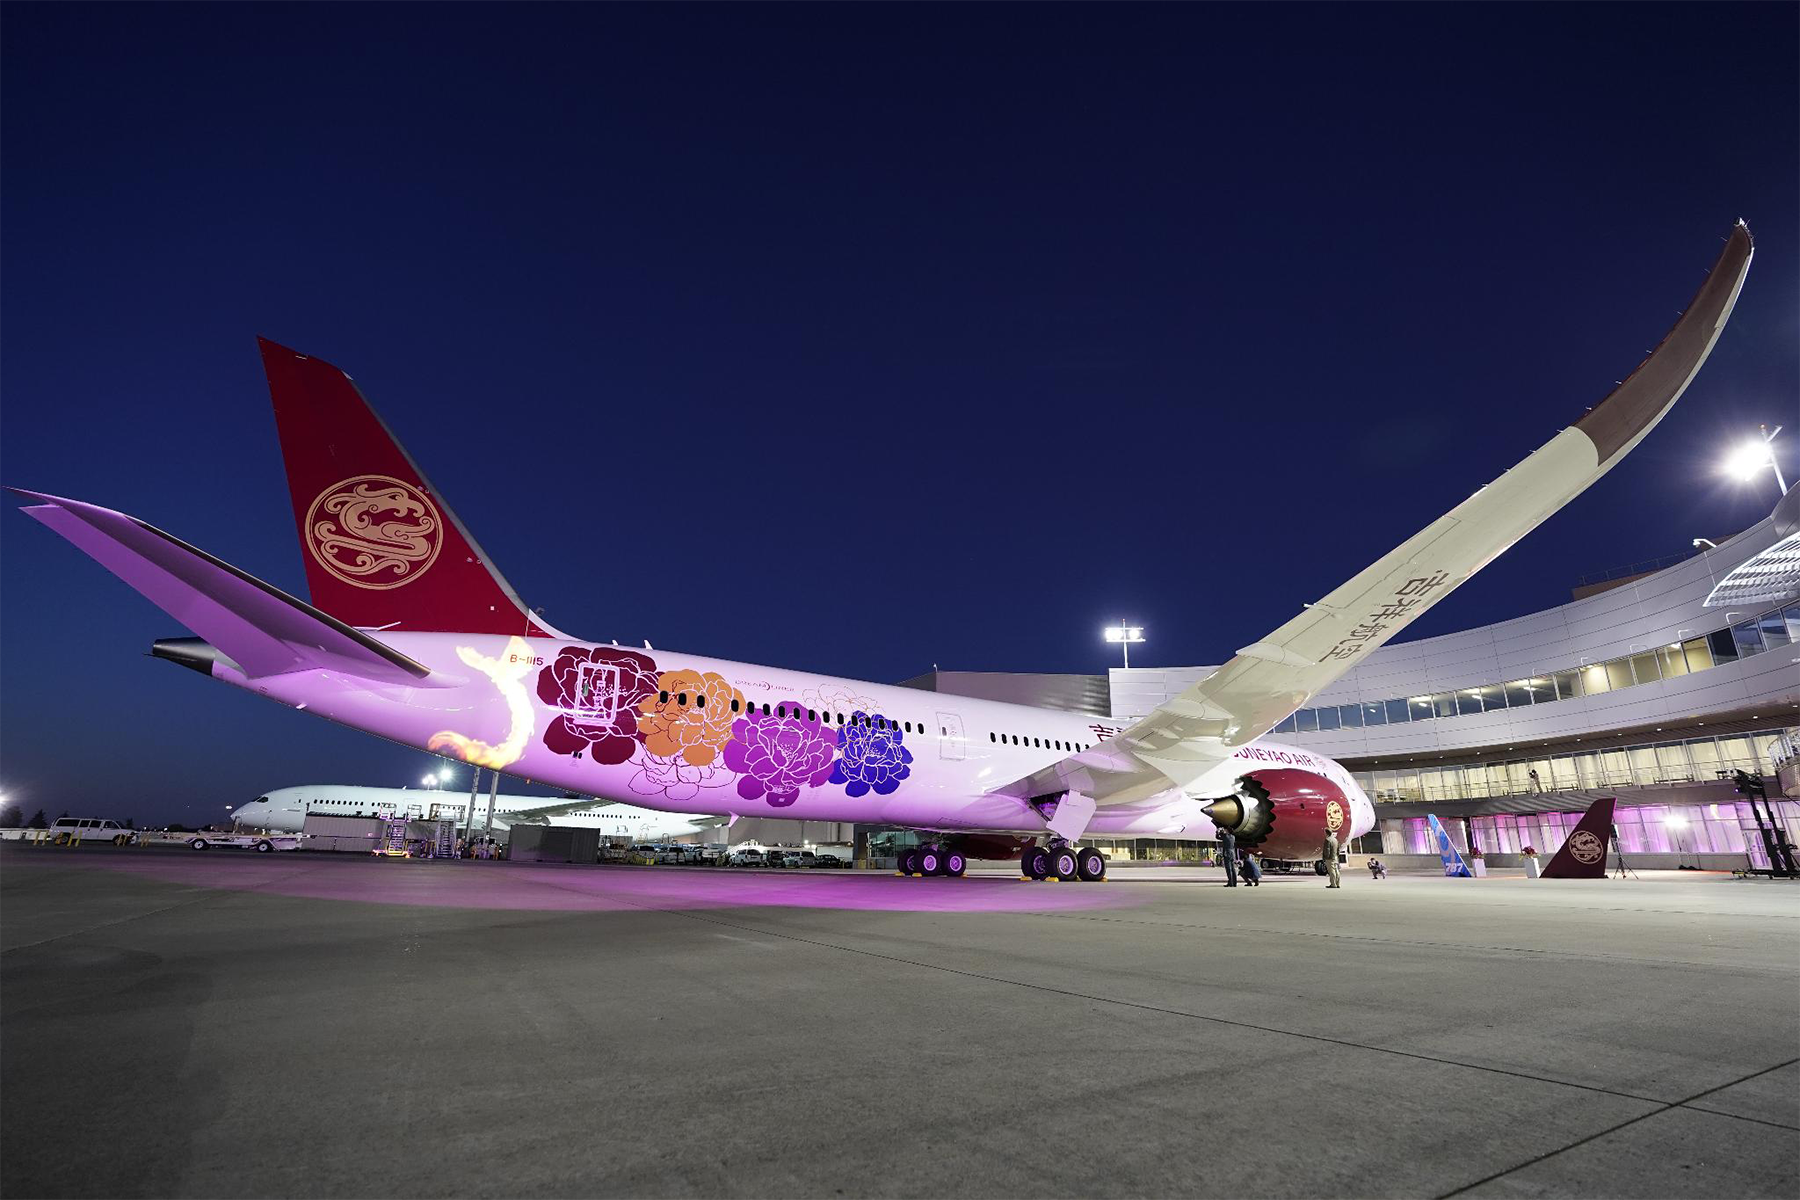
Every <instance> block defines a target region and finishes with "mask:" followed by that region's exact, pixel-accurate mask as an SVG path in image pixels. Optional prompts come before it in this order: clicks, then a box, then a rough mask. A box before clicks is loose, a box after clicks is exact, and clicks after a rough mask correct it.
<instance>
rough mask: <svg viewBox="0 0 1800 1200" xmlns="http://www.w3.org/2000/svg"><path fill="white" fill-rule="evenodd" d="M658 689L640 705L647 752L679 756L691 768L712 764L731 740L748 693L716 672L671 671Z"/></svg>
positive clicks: (638, 724)
mask: <svg viewBox="0 0 1800 1200" xmlns="http://www.w3.org/2000/svg"><path fill="white" fill-rule="evenodd" d="M656 687H657V690H656V692H655V694H653V695H649V696H646V697H644V699H643V700H642V701H641V702H640V703H639V704H638V712H639V714H640V715H639V717H638V723H637V727H638V733H639V734H640V735H641V736H642V737H643V740H644V749H646V750H648V751H649V752H650V753H651V754H654V755H656V756H657V757H659V758H677V757H678V758H680V759H681V761H682V762H684V763H686V764H688V765H689V766H690V767H705V766H710V765H711V764H712V761H713V760H714V759H715V758H717V757H719V750H720V749H721V748H722V747H723V746H724V745H725V743H726V742H728V741H730V740H731V727H732V724H733V722H735V721H736V719H737V718H736V717H735V716H734V715H733V714H732V711H731V710H732V702H733V701H737V702H739V703H742V701H743V699H744V695H743V693H742V692H740V691H738V690H737V689H736V688H734V687H732V686H731V685H730V684H729V683H726V682H725V677H724V676H722V675H715V674H713V673H712V672H711V671H708V672H707V673H706V674H704V675H702V674H701V673H700V672H698V671H669V672H666V673H664V674H663V675H662V676H660V677H659V678H658V679H657V681H656Z"/></svg>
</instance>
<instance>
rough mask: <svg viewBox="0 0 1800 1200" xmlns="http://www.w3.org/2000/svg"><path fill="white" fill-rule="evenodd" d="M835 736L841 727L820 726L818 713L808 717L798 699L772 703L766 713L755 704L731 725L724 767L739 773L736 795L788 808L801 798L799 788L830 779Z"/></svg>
mask: <svg viewBox="0 0 1800 1200" xmlns="http://www.w3.org/2000/svg"><path fill="white" fill-rule="evenodd" d="M783 714H785V715H783ZM837 736H838V735H837V730H835V729H832V728H830V727H829V726H826V725H822V724H820V722H819V719H818V714H817V712H814V713H813V715H812V716H811V718H810V719H809V718H808V716H807V711H806V709H804V708H802V707H801V706H800V704H799V703H798V702H797V701H793V700H788V701H785V702H784V703H782V704H779V705H771V706H769V711H768V714H767V715H766V716H765V715H764V714H763V713H762V712H761V711H760V710H759V709H757V708H756V707H755V706H754V705H752V706H751V709H750V711H748V712H746V713H745V714H744V715H743V716H742V717H740V718H738V720H737V722H736V723H735V724H733V725H732V727H731V740H730V741H729V742H726V743H725V766H726V768H727V769H729V770H732V771H736V772H738V775H739V777H738V782H737V790H738V795H740V796H742V797H743V798H744V799H746V800H767V801H768V802H769V804H770V806H771V807H774V808H786V807H787V806H788V805H790V804H792V803H793V802H794V801H796V800H798V799H799V798H800V789H801V788H803V787H818V786H819V785H820V784H822V783H824V782H825V781H826V780H827V779H829V778H831V764H832V760H833V759H834V758H835V757H836V756H837Z"/></svg>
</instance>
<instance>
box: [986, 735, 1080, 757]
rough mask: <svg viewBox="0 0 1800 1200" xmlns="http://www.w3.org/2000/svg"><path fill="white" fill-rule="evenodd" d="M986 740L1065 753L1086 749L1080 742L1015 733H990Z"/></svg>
mask: <svg viewBox="0 0 1800 1200" xmlns="http://www.w3.org/2000/svg"><path fill="white" fill-rule="evenodd" d="M988 741H990V742H997V743H999V744H1000V745H1002V746H1030V747H1032V748H1033V749H1036V750H1061V751H1064V752H1065V753H1075V752H1077V751H1081V750H1086V749H1087V747H1086V746H1085V745H1083V744H1081V743H1080V742H1065V741H1063V740H1062V739H1061V738H1034V737H1023V736H1021V735H1020V734H1016V733H990V734H988Z"/></svg>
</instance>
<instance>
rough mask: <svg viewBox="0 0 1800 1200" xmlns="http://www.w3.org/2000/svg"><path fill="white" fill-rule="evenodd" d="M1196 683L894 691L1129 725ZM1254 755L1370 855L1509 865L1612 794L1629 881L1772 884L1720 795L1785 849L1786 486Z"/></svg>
mask: <svg viewBox="0 0 1800 1200" xmlns="http://www.w3.org/2000/svg"><path fill="white" fill-rule="evenodd" d="M1213 669H1214V668H1213V667H1206V666H1201V667H1162V668H1131V669H1115V670H1113V671H1111V672H1109V673H1108V674H1107V675H1106V676H1098V675H1096V676H1085V675H1009V674H993V673H972V672H946V671H936V672H933V673H931V674H929V675H925V676H921V677H920V678H918V679H916V680H911V681H909V682H910V683H911V684H912V685H913V686H917V687H922V688H927V689H931V690H936V691H942V692H948V693H954V694H959V695H969V696H977V697H981V698H984V699H993V700H1004V701H1009V702H1012V703H1017V704H1033V705H1038V706H1040V707H1049V708H1060V709H1066V710H1070V711H1076V712H1091V713H1094V714H1096V715H1106V716H1111V717H1116V718H1131V717H1136V716H1140V715H1142V714H1144V713H1147V712H1149V711H1150V710H1151V709H1153V708H1155V707H1156V706H1157V705H1159V704H1161V703H1163V702H1164V701H1165V700H1168V699H1170V698H1171V697H1174V696H1176V695H1178V694H1179V693H1181V692H1182V691H1183V690H1184V689H1186V688H1187V687H1189V686H1191V685H1192V684H1194V683H1196V682H1198V681H1199V680H1200V679H1202V678H1204V677H1205V676H1206V675H1207V674H1208V673H1209V672H1210V671H1212V670H1213ZM1271 736H1272V737H1274V738H1276V739H1278V740H1281V741H1284V742H1288V743H1291V744H1294V745H1298V746H1301V747H1304V748H1305V749H1308V750H1314V751H1317V752H1319V753H1321V754H1325V755H1328V756H1329V757H1331V758H1334V759H1336V760H1337V761H1339V762H1340V763H1342V764H1344V766H1345V767H1346V768H1347V769H1348V770H1350V771H1351V772H1352V773H1353V774H1354V775H1355V776H1356V778H1357V780H1358V781H1359V782H1360V783H1361V785H1362V787H1363V790H1364V791H1365V792H1367V793H1368V795H1369V796H1370V798H1371V799H1373V800H1375V801H1376V812H1377V816H1378V818H1379V821H1378V828H1377V832H1376V833H1374V834H1371V835H1370V836H1369V837H1367V838H1365V839H1363V842H1364V844H1363V845H1362V846H1360V847H1358V849H1361V850H1364V851H1367V852H1380V853H1382V854H1385V855H1390V856H1404V855H1413V854H1419V855H1423V854H1429V853H1432V846H1431V843H1430V840H1429V837H1428V835H1427V832H1426V829H1427V822H1426V815H1427V813H1431V814H1435V815H1436V816H1437V817H1438V818H1439V819H1440V820H1442V821H1444V823H1445V825H1446V826H1447V827H1448V828H1450V829H1451V831H1452V833H1453V836H1455V837H1457V838H1458V839H1459V840H1460V841H1462V842H1463V843H1464V844H1463V847H1462V848H1463V849H1464V850H1467V849H1470V848H1471V846H1473V847H1474V848H1479V849H1480V850H1481V851H1482V852H1483V854H1484V855H1486V856H1488V857H1489V858H1490V860H1493V861H1495V862H1496V864H1497V865H1504V864H1506V863H1507V862H1508V861H1509V860H1510V861H1515V862H1516V861H1517V860H1516V859H1515V858H1514V857H1513V856H1516V855H1518V854H1519V853H1520V852H1521V851H1522V850H1523V849H1524V848H1525V847H1528V846H1529V847H1531V848H1533V849H1536V850H1537V851H1539V852H1540V853H1542V854H1546V855H1547V854H1549V853H1551V852H1553V851H1554V850H1555V849H1556V848H1557V847H1559V846H1560V845H1561V844H1562V841H1563V838H1564V837H1565V836H1566V834H1567V832H1568V831H1569V830H1570V829H1572V828H1573V826H1574V824H1575V822H1576V821H1577V820H1578V819H1579V818H1580V816H1581V814H1582V813H1583V812H1584V811H1586V809H1587V808H1588V806H1589V805H1590V804H1591V803H1592V802H1593V801H1594V800H1595V799H1598V798H1600V797H1603V796H1610V797H1614V798H1616V799H1617V800H1618V808H1617V810H1616V811H1617V825H1618V834H1619V848H1620V850H1621V851H1622V852H1623V854H1624V855H1625V856H1626V857H1627V860H1628V862H1630V863H1632V864H1635V865H1641V866H1644V867H1647V868H1649V867H1670V868H1673V867H1677V866H1696V867H1706V868H1710V869H1721V868H1724V869H1729V868H1732V867H1742V866H1746V865H1752V866H1758V867H1767V866H1768V865H1769V864H1768V862H1767V861H1766V854H1765V850H1764V846H1763V843H1762V839H1761V838H1760V836H1759V833H1758V826H1757V822H1756V816H1755V814H1754V813H1753V810H1752V806H1751V804H1750V803H1749V802H1747V801H1746V800H1745V799H1744V798H1743V797H1742V796H1740V795H1739V794H1738V793H1737V791H1736V789H1735V787H1734V785H1733V783H1732V781H1731V780H1730V778H1728V776H1729V773H1730V772H1732V771H1734V770H1742V771H1746V772H1751V773H1759V774H1761V775H1762V776H1764V777H1765V779H1766V781H1767V786H1768V792H1769V797H1770V800H1771V805H1770V811H1772V812H1773V814H1774V817H1775V819H1777V820H1778V821H1780V822H1781V823H1782V824H1783V825H1784V826H1785V828H1786V829H1787V830H1788V831H1789V832H1790V833H1793V832H1796V831H1800V803H1796V801H1795V799H1794V798H1796V797H1800V487H1796V488H1794V489H1793V490H1791V491H1789V492H1788V493H1787V495H1786V496H1784V497H1783V498H1782V500H1781V501H1780V502H1779V503H1778V504H1777V505H1776V507H1775V509H1774V511H1773V512H1771V513H1770V515H1769V516H1768V517H1766V518H1764V519H1763V520H1761V521H1759V522H1757V523H1756V524H1755V525H1753V526H1751V527H1750V528H1749V529H1746V530H1744V531H1743V532H1742V533H1739V534H1738V535H1737V536H1735V537H1732V538H1729V539H1727V540H1725V541H1723V542H1721V543H1719V544H1717V545H1713V544H1711V543H1705V544H1704V545H1700V546H1697V547H1696V548H1695V550H1694V551H1693V552H1692V553H1690V554H1687V555H1685V556H1684V557H1680V558H1679V559H1678V560H1674V561H1664V562H1660V563H1657V564H1648V565H1645V566H1643V567H1641V568H1640V569H1638V570H1636V571H1630V570H1627V571H1621V572H1618V573H1616V576H1615V577H1614V578H1609V579H1602V580H1598V581H1593V582H1590V583H1586V584H1584V585H1583V586H1581V587H1578V588H1576V589H1575V593H1574V598H1573V599H1572V600H1571V601H1570V602H1569V603H1567V604H1563V605H1559V606H1557V607H1555V608H1550V609H1545V610H1544V611H1542V612H1536V613H1532V614H1530V615H1528V616H1522V617H1516V618H1513V619H1511V620H1507V621H1501V622H1498V623H1496V624H1492V625H1484V626H1481V627H1479V628H1475V629H1469V630H1464V631H1462V632H1460V633H1451V634H1444V635H1442V636H1439V637H1430V638H1421V639H1418V640H1416V641H1409V642H1400V643H1394V644H1389V645H1386V646H1383V647H1381V648H1379V649H1377V650H1374V651H1371V652H1370V653H1369V654H1368V655H1367V656H1365V657H1364V658H1363V659H1362V660H1361V661H1360V662H1359V663H1358V665H1357V666H1355V667H1354V668H1352V669H1351V670H1350V671H1349V672H1348V673H1346V674H1345V675H1344V676H1343V677H1342V678H1341V679H1339V680H1337V681H1336V682H1335V683H1333V684H1332V685H1331V686H1330V687H1328V688H1326V689H1325V690H1324V691H1322V692H1320V693H1319V694H1318V695H1317V696H1315V697H1314V698H1313V701H1312V703H1311V704H1310V705H1309V706H1308V707H1306V708H1304V709H1301V710H1300V711H1299V712H1297V713H1295V714H1294V715H1293V716H1291V717H1289V718H1288V719H1287V720H1286V721H1284V722H1283V723H1282V724H1281V725H1279V726H1277V727H1276V729H1275V730H1274V731H1273V733H1272V734H1271ZM1784 796H1785V797H1787V799H1781V797H1784ZM1788 840H1790V841H1792V840H1794V839H1793V838H1792V837H1789V839H1788ZM1115 850H1116V851H1117V852H1121V853H1128V854H1132V856H1133V857H1137V856H1140V855H1142V854H1144V853H1145V851H1146V848H1144V847H1130V846H1119V847H1116V848H1115ZM1150 852H1152V853H1154V849H1153V848H1152V849H1151V851H1150Z"/></svg>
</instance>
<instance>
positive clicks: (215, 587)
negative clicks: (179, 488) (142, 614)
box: [10, 488, 462, 687]
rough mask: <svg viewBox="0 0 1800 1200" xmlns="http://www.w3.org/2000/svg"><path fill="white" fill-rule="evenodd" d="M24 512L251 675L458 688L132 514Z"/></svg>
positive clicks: (35, 495)
mask: <svg viewBox="0 0 1800 1200" xmlns="http://www.w3.org/2000/svg"><path fill="white" fill-rule="evenodd" d="M10 490H11V491H13V492H15V493H17V494H18V495H20V496H24V497H25V498H26V499H28V500H33V501H36V502H37V503H35V504H33V505H31V506H30V507H28V508H26V509H25V510H24V512H25V514H26V515H27V516H29V517H32V518H33V519H35V520H37V521H39V522H40V523H42V524H44V525H47V526H49V527H50V528H51V529H53V530H55V531H56V532H57V533H59V534H61V535H62V536H63V537H65V538H67V539H68V540H69V541H70V542H73V543H74V544H75V546H76V548H77V549H79V550H81V551H82V552H83V553H84V554H86V555H87V556H88V557H90V558H92V559H93V560H94V561H95V562H97V563H99V564H100V565H101V566H103V567H105V568H106V569H107V570H109V571H111V572H112V573H113V574H115V575H117V576H118V577H119V578H120V579H123V580H124V581H125V582H126V583H128V584H130V585H131V586H132V587H134V588H136V589H137V590H138V591H139V592H140V593H142V594H143V595H144V597H145V598H146V599H148V600H149V601H150V602H151V603H152V604H155V605H156V606H157V607H158V608H160V609H162V610H163V611H164V612H166V613H168V614H169V615H170V616H172V617H174V618H175V619H176V620H177V621H180V622H181V623H182V624H184V625H186V626H187V627H188V628H189V629H192V630H193V631H194V632H195V633H197V634H199V635H200V636H201V637H203V638H205V639H206V640H207V641H208V642H210V643H211V644H212V645H213V646H215V647H216V648H217V649H218V650H219V651H220V652H221V653H223V654H225V655H226V656H227V657H229V658H230V659H231V660H232V663H233V664H234V665H235V666H237V667H238V668H239V669H240V670H242V671H243V673H244V674H245V675H246V676H248V677H249V678H251V679H259V678H262V677H263V676H267V675H280V674H284V673H286V672H289V671H301V670H310V669H316V668H325V669H331V670H337V671H342V672H344V673H345V674H349V675H355V676H357V677H358V678H361V679H367V680H370V681H372V682H375V683H390V684H399V685H402V686H407V687H444V686H449V685H451V684H454V683H459V682H462V681H461V680H458V679H453V678H444V677H441V676H439V675H437V674H434V673H433V672H432V670H431V668H429V667H427V666H425V665H424V664H423V663H419V662H415V661H414V660H413V659H411V658H409V657H407V656H406V655H404V654H402V653H400V652H399V651H398V650H395V649H393V648H392V647H390V646H385V645H383V644H382V643H381V642H379V641H377V640H376V639H375V638H373V637H370V636H369V635H368V634H366V633H364V632H363V631H361V630H360V629H353V628H351V627H350V626H348V625H346V624H344V623H343V622H342V621H340V620H338V619H337V618H336V617H333V616H331V615H329V614H327V613H323V612H320V611H319V610H318V609H316V608H314V607H313V606H312V605H310V604H308V603H306V602H305V601H304V600H300V599H297V598H296V597H294V596H290V595H288V594H287V593H286V592H284V591H282V590H281V589H279V588H277V587H275V586H274V585H273V584H268V583H264V582H263V581H262V580H260V579H258V578H256V577H255V576H253V575H250V574H247V573H246V572H243V571H240V570H238V569H237V568H236V567H234V566H232V565H231V564H230V563H227V562H224V561H222V560H220V559H217V558H214V557H213V556H212V555H210V554H208V553H206V551H204V550H201V549H199V548H197V547H195V546H190V545H188V544H187V543H186V542H184V541H182V540H181V539H180V538H178V537H175V536H174V535H173V534H169V533H164V532H163V531H162V530H160V529H158V528H156V527H155V526H154V525H149V524H146V523H145V522H143V521H140V520H138V519H137V518H136V517H132V516H127V515H126V514H125V513H122V512H115V511H113V510H112V509H110V508H101V507H100V506H99V505H97V504H86V503H83V502H82V501H80V500H68V499H65V498H63V497H61V496H50V495H46V494H44V493H42V492H27V491H24V490H22V489H19V488H12V489H10Z"/></svg>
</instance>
